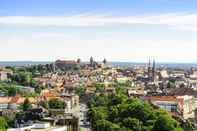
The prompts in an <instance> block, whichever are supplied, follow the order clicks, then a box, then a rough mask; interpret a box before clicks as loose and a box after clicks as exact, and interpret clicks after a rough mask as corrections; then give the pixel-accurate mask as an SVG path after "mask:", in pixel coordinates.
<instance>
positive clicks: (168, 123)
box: [153, 115, 183, 131]
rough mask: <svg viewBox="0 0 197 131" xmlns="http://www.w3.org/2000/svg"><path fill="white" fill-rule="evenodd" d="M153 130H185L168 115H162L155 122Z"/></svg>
mask: <svg viewBox="0 0 197 131" xmlns="http://www.w3.org/2000/svg"><path fill="white" fill-rule="evenodd" d="M153 131H183V129H181V128H180V126H179V123H178V122H177V121H176V120H174V119H173V118H171V117H170V116H168V115H160V116H159V117H158V119H157V121H156V122H155V125H154V127H153Z"/></svg>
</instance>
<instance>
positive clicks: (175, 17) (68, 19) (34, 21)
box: [0, 13, 197, 31]
mask: <svg viewBox="0 0 197 131" xmlns="http://www.w3.org/2000/svg"><path fill="white" fill-rule="evenodd" d="M0 24H21V25H31V26H106V25H113V24H153V25H167V26H170V27H172V28H175V29H180V30H189V31H197V14H195V13H193V14H191V13H190V14H188V13H182V14H181V13H175V14H160V15H146V16H127V17H121V16H102V15H83V14H82V15H75V16H1V17H0Z"/></svg>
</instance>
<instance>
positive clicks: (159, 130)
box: [88, 83, 194, 131]
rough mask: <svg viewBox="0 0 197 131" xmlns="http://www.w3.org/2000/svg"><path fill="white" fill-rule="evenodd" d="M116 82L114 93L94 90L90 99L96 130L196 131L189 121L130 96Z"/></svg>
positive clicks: (94, 129)
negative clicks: (97, 92)
mask: <svg viewBox="0 0 197 131" xmlns="http://www.w3.org/2000/svg"><path fill="white" fill-rule="evenodd" d="M97 86H98V85H97ZM114 86H115V89H116V93H115V94H106V93H99V94H95V96H93V97H92V98H91V100H90V101H89V103H88V105H89V108H90V111H89V118H90V121H91V125H92V129H93V131H194V129H193V127H192V125H191V124H190V123H189V122H186V123H184V122H183V121H181V120H176V119H175V118H173V117H172V116H171V115H170V114H169V113H168V112H167V111H165V110H163V109H160V108H158V107H155V106H153V105H152V104H150V103H148V102H145V101H142V100H140V99H138V98H129V97H128V96H126V95H125V88H124V86H122V85H121V84H118V83H116V84H115V85H114ZM97 88H99V87H97ZM101 89H102V87H101Z"/></svg>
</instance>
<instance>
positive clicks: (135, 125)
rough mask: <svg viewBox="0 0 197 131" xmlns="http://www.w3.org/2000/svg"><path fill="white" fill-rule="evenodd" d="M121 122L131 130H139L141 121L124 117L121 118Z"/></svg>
mask: <svg viewBox="0 0 197 131" xmlns="http://www.w3.org/2000/svg"><path fill="white" fill-rule="evenodd" d="M123 124H124V126H125V127H128V128H130V129H132V130H133V131H141V130H142V125H143V123H142V122H141V121H139V120H138V119H136V118H131V117H128V118H125V119H124V120H123Z"/></svg>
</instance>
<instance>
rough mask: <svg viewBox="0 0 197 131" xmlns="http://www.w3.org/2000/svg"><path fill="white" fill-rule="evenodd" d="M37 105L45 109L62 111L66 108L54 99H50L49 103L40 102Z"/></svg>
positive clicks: (60, 101) (62, 103)
mask: <svg viewBox="0 0 197 131" xmlns="http://www.w3.org/2000/svg"><path fill="white" fill-rule="evenodd" d="M39 105H40V106H42V107H44V108H45V109H64V108H65V106H66V105H65V103H64V102H63V101H62V100H59V99H56V98H53V99H50V100H49V101H41V102H40V103H39Z"/></svg>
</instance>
